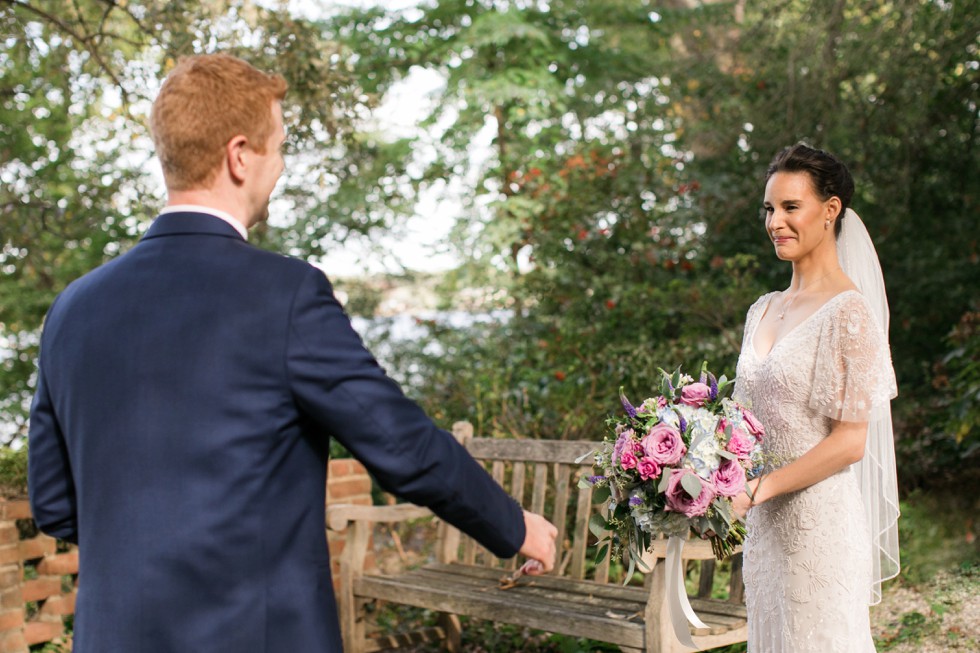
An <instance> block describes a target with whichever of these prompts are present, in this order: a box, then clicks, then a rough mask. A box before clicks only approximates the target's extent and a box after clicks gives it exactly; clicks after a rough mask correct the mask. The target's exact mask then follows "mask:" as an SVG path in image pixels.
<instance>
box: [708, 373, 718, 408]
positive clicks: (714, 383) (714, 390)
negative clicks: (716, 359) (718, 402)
mask: <svg viewBox="0 0 980 653" xmlns="http://www.w3.org/2000/svg"><path fill="white" fill-rule="evenodd" d="M708 380H709V381H710V384H709V386H708V387H710V388H711V395H710V397H711V401H714V400H715V399H717V398H718V379H716V378H715V375H714V374H712V373H711V372H708Z"/></svg>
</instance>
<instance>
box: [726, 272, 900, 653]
mask: <svg viewBox="0 0 980 653" xmlns="http://www.w3.org/2000/svg"><path fill="white" fill-rule="evenodd" d="M775 294H776V293H769V294H768V295H764V296H763V297H761V298H759V300H758V301H756V303H755V304H753V306H752V307H751V308H750V309H749V312H748V317H747V319H746V324H745V335H744V337H743V341H742V351H741V355H740V356H739V361H738V368H737V381H736V389H735V399H736V400H737V401H740V402H741V403H743V404H745V405H747V406H748V407H750V408H751V409H752V411H753V412H754V413H755V415H756V416H757V417H758V418H759V419H760V421H761V422H762V423H763V425H764V426H765V428H766V436H765V439H764V441H763V443H764V445H765V450H766V453H767V454H768V456H769V457H770V460H771V461H772V463H773V466H774V467H780V466H782V465H785V464H787V463H789V462H792V461H793V460H795V459H796V458H799V457H800V456H802V455H803V454H804V453H806V452H807V451H808V450H809V449H810V448H812V447H813V446H814V445H816V444H817V443H818V442H820V440H821V439H823V438H824V437H826V436H827V435H828V434H829V433H830V430H831V427H832V420H841V421H867V420H868V418H869V415H870V412H871V409H872V407H874V406H881V405H887V403H888V401H889V400H890V399H891V398H892V397H894V396H895V394H896V385H895V376H894V372H893V370H892V366H891V360H890V356H889V354H888V348H887V343H886V342H885V340H884V338H883V336H882V331H881V329H880V327H878V325H877V323H876V322H875V319H874V318H873V317H872V313H871V311H870V309H869V307H868V304H867V302H866V301H865V299H864V297H863V296H862V295H861V294H860V293H859V292H857V291H854V290H849V291H845V292H843V293H841V294H839V295H836V296H835V297H833V298H831V299H830V300H829V301H827V303H825V304H824V305H823V306H821V307H820V308H819V309H817V311H816V312H814V313H813V314H812V315H810V316H809V317H808V318H807V319H806V320H804V321H803V322H801V323H800V324H799V325H798V326H796V327H795V328H794V329H793V330H792V331H790V332H789V333H787V334H786V335H785V336H784V337H783V338H781V339H780V340H778V341H777V342H776V343H775V344H774V345H773V347H772V349H771V351H769V352H768V353H766V352H759V351H757V350H756V347H755V332H756V327H757V326H758V324H759V322H760V320H761V319H762V316H763V315H764V314H765V312H766V310H767V309H768V306H769V302H770V300H771V299H772V297H773V296H774V295H775ZM855 467H856V465H855V466H851V467H848V468H847V469H845V470H843V471H841V472H838V473H836V474H834V475H832V476H830V477H829V478H827V479H825V480H823V481H821V482H819V483H816V484H815V485H812V486H810V487H808V488H806V489H803V490H800V491H798V492H793V493H790V494H786V495H782V496H779V497H775V498H773V499H771V500H769V501H766V502H765V503H762V504H760V505H758V506H756V507H754V508H752V509H751V510H749V513H748V517H747V528H748V537H747V539H746V542H745V545H744V569H743V574H744V579H745V590H746V604H747V607H748V614H749V636H748V650H749V653H810V652H812V653H872V652H873V651H874V650H875V648H874V643H873V641H872V638H871V629H870V623H869V615H868V605H869V603H870V602H871V592H870V589H869V588H870V587H872V573H873V572H872V557H873V554H872V538H871V531H870V528H869V526H868V520H867V519H866V517H865V509H864V507H863V504H862V499H861V492H860V489H859V484H858V478H857V476H856V473H855Z"/></svg>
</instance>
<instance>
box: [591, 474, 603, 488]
mask: <svg viewBox="0 0 980 653" xmlns="http://www.w3.org/2000/svg"><path fill="white" fill-rule="evenodd" d="M604 480H606V477H605V476H602V475H601V474H598V475H596V476H590V477H589V483H591V484H592V485H595V484H596V483H598V482H599V481H604Z"/></svg>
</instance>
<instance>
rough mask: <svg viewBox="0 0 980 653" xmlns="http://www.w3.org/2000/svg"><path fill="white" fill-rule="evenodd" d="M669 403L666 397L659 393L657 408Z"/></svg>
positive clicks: (664, 406)
mask: <svg viewBox="0 0 980 653" xmlns="http://www.w3.org/2000/svg"><path fill="white" fill-rule="evenodd" d="M669 403H670V402H669V401H667V397H665V396H663V395H660V396H659V397H657V408H666V407H667V404H669Z"/></svg>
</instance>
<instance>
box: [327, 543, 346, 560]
mask: <svg viewBox="0 0 980 653" xmlns="http://www.w3.org/2000/svg"><path fill="white" fill-rule="evenodd" d="M346 544H347V542H346V541H345V540H344V539H342V538H341V539H336V540H331V542H330V557H331V558H332V559H337V558H339V557H340V554H341V553H343V552H344V545H346Z"/></svg>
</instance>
